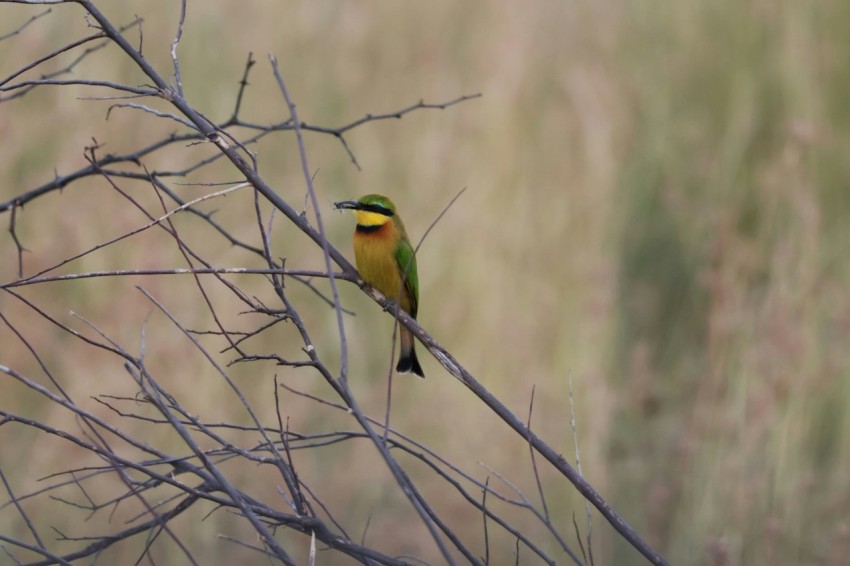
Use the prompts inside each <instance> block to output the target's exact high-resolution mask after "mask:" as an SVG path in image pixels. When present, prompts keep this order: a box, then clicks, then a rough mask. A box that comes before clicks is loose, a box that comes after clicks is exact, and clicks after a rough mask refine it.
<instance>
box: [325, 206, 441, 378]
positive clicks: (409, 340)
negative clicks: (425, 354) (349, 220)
mask: <svg viewBox="0 0 850 566" xmlns="http://www.w3.org/2000/svg"><path fill="white" fill-rule="evenodd" d="M334 208H336V209H337V210H339V209H350V210H352V211H353V212H354V214H355V216H356V218H357V226H356V227H355V229H354V238H353V239H354V259H355V262H356V263H357V271H359V272H360V276H361V277H362V278H363V281H365V282H366V283H368V284H369V285H371V286H372V287H374V288H375V289H377V290H378V291H380V292H381V293H383V294H384V296H386V297H387V298H389V299H392V300H394V301H396V302H397V303H398V305H399V306H400V307H401V309H402V310H403V311H404V312H406V313H407V314H409V315H410V316H411V317H412V318H413V319H414V320H415V319H416V313H417V312H418V310H419V276H418V274H417V272H416V256H415V252H414V249H413V246H411V245H410V240H409V239H408V237H407V232H406V231H405V230H404V223H402V221H401V217H400V216H399V215H398V213H397V212H396V207H395V205H394V204H393V201H391V200H390V199H389V198H388V197H385V196H384V195H379V194H369V195H365V196H362V197H360V198H359V199H358V200H347V201H342V202H336V203H334ZM400 338H401V352H400V354H399V358H398V365H397V366H396V371H398V372H399V373H413V374H415V375H418V376H419V377H425V373H424V372H423V371H422V366H420V365H419V360H418V359H417V358H416V350H415V349H414V341H413V333H412V332H411V331H410V330H408V329H407V328H405V327H403V326H402V327H401V328H400Z"/></svg>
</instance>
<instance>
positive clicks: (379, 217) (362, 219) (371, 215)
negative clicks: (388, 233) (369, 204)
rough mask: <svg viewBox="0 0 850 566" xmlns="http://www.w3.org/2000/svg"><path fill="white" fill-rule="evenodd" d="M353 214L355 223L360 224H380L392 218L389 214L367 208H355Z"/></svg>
mask: <svg viewBox="0 0 850 566" xmlns="http://www.w3.org/2000/svg"><path fill="white" fill-rule="evenodd" d="M354 214H356V215H357V224H359V225H360V226H381V225H383V224H386V223H387V222H389V221H390V220H392V218H391V217H389V216H384V215H383V214H378V213H377V212H369V211H368V210H355V211H354Z"/></svg>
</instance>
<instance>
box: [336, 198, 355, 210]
mask: <svg viewBox="0 0 850 566" xmlns="http://www.w3.org/2000/svg"><path fill="white" fill-rule="evenodd" d="M334 208H335V209H337V210H340V209H342V208H350V209H352V210H359V209H360V203H359V202H357V201H356V200H344V201H341V202H335V203H334Z"/></svg>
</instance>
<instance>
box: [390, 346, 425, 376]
mask: <svg viewBox="0 0 850 566" xmlns="http://www.w3.org/2000/svg"><path fill="white" fill-rule="evenodd" d="M395 369H396V371H397V372H399V373H413V374H416V375H418V376H419V377H425V372H423V371H422V366H420V365H419V359H418V358H417V357H416V350H415V349H414V348H413V345H412V344H411V346H410V350H408V351H407V352H405V351H404V349H402V352H401V356H399V358H398V365H397V366H396V367H395Z"/></svg>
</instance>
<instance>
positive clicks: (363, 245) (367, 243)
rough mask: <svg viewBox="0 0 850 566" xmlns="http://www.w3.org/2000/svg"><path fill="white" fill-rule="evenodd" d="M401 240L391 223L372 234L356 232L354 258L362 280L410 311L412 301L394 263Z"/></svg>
mask: <svg viewBox="0 0 850 566" xmlns="http://www.w3.org/2000/svg"><path fill="white" fill-rule="evenodd" d="M398 237H399V236H398V232H396V229H395V226H393V223H392V222H387V223H386V224H384V225H383V226H382V227H381V228H379V229H378V230H375V231H373V232H355V233H354V259H355V261H356V262H357V271H359V272H360V276H361V277H362V278H363V281H365V282H366V283H368V284H369V285H371V286H372V287H374V288H376V289H377V290H378V291H380V292H381V293H383V294H384V295H385V296H386V297H387V298H389V299H392V300H393V301H395V302H397V303H398V304H399V306H400V307H401V308H402V309H404V310H405V311H407V312H410V299H409V298H408V296H407V292H406V291H405V289H404V287H403V286H402V282H401V274H400V271H399V268H398V264H397V263H396V260H395V246H396V242H398Z"/></svg>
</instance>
